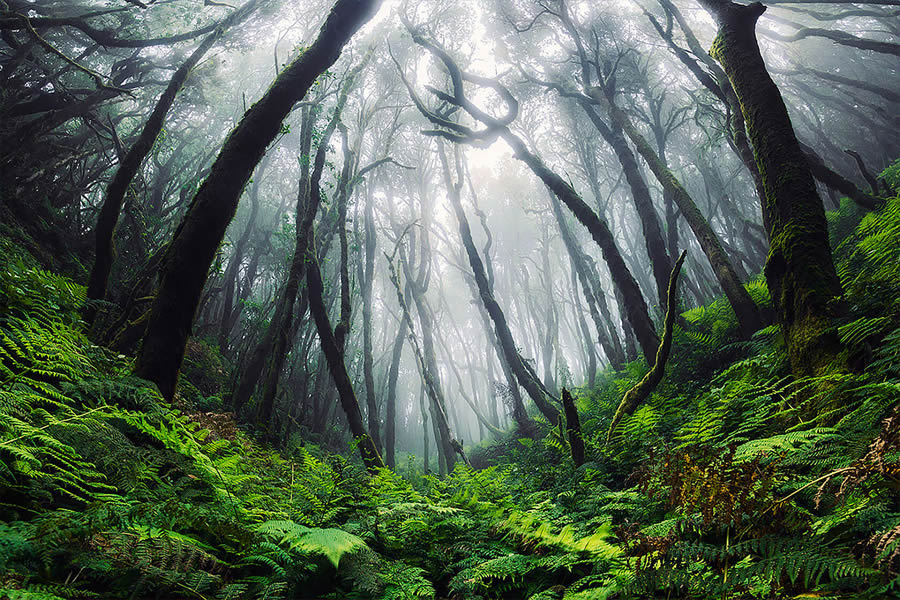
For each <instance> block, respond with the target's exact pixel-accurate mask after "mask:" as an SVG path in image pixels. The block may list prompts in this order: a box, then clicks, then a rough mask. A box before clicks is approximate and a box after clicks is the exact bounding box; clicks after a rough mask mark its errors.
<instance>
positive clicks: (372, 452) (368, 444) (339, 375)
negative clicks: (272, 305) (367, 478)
mask: <svg viewBox="0 0 900 600" xmlns="http://www.w3.org/2000/svg"><path fill="white" fill-rule="evenodd" d="M306 260H307V261H308V262H309V264H308V265H307V268H306V286H307V290H308V294H309V311H310V313H312V316H313V320H314V321H315V323H316V331H318V332H319V341H320V342H321V344H322V353H323V354H324V355H325V360H326V361H327V363H328V370H329V371H330V372H331V377H332V378H333V379H334V384H335V386H336V387H337V390H338V397H339V399H340V402H341V407H342V408H343V409H344V413H345V414H346V415H347V423H348V424H349V425H350V433H352V434H353V437H354V438H355V439H356V443H357V444H358V446H359V454H360V456H362V460H363V463H365V465H366V468H367V469H369V471H375V470H376V469H378V468H382V467H384V462H383V461H382V460H381V455H379V454H378V450H377V449H376V448H375V444H374V443H373V442H372V438H371V437H370V436H369V433H368V431H366V427H365V425H364V424H363V419H362V412H361V411H360V409H359V402H358V401H357V400H356V394H355V393H354V391H353V384H352V382H351V381H350V375H348V374H347V367H346V366H345V365H344V355H343V352H342V351H341V349H340V347H339V346H338V343H337V340H336V339H335V336H334V332H333V331H332V330H331V323H330V322H329V320H328V311H327V309H326V308H325V303H324V302H323V300H322V291H323V290H322V275H321V273H320V272H319V263H318V262H317V261H316V257H315V256H313V255H312V253H307V255H306Z"/></svg>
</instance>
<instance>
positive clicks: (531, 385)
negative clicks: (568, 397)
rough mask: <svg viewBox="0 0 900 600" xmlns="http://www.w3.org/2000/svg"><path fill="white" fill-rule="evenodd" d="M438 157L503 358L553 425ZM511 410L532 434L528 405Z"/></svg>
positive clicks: (441, 151) (553, 412)
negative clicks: (495, 294)
mask: <svg viewBox="0 0 900 600" xmlns="http://www.w3.org/2000/svg"><path fill="white" fill-rule="evenodd" d="M439 155H440V158H441V164H442V166H443V167H444V183H445V185H446V187H447V195H448V197H449V198H450V203H451V204H452V205H453V212H454V213H455V214H456V222H457V225H458V227H459V235H460V238H462V243H463V247H464V248H465V250H466V256H468V259H469V266H470V267H471V268H472V273H473V275H474V276H475V283H476V284H477V286H478V293H479V296H480V297H481V302H482V304H483V305H484V308H485V310H486V311H487V313H488V315H490V317H491V321H492V322H493V324H494V332H495V334H496V336H497V340H498V341H499V343H500V348H501V350H502V351H503V357H504V358H505V359H506V362H507V364H509V366H510V368H511V369H512V371H513V373H514V374H515V375H516V378H517V379H518V381H519V383H520V384H521V385H522V387H523V388H525V391H527V392H528V395H529V396H530V397H531V399H532V400H533V401H534V403H535V405H536V406H537V407H538V410H540V411H541V413H542V414H543V415H544V416H545V417H546V418H547V419H550V422H551V423H552V422H553V420H554V419H555V418H556V410H554V409H553V407H552V406H551V405H550V403H549V402H547V400H546V399H545V398H544V392H543V391H542V390H541V389H540V387H539V386H538V384H537V382H535V381H533V380H532V379H531V377H529V374H528V373H527V372H526V371H525V369H524V368H523V367H522V363H521V359H520V358H519V355H518V352H517V351H516V343H515V340H514V339H513V337H512V332H511V331H510V329H509V325H508V324H507V323H506V316H505V315H504V314H503V309H502V308H500V304H498V303H497V300H496V299H495V298H494V292H493V290H492V289H491V286H490V283H489V282H488V279H487V273H486V271H485V269H484V263H483V262H481V257H480V256H479V255H478V249H477V248H476V247H475V242H474V241H473V240H472V232H471V230H470V229H469V220H468V218H467V217H466V213H465V211H464V210H463V207H462V203H461V201H460V188H461V186H462V179H460V180H459V181H458V182H457V183H456V184H454V183H453V182H452V181H451V175H450V165H448V164H447V156H446V154H445V153H444V149H443V147H440V148H439ZM512 409H513V419H514V420H515V422H516V424H517V425H518V427H519V429H520V430H522V431H523V432H528V431H530V430H531V429H532V426H533V425H532V423H531V420H530V419H529V418H528V414H527V413H526V412H525V406H524V405H523V404H522V403H521V398H520V399H519V402H518V403H517V404H514V405H513V407H512Z"/></svg>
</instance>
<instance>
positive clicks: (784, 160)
mask: <svg viewBox="0 0 900 600" xmlns="http://www.w3.org/2000/svg"><path fill="white" fill-rule="evenodd" d="M699 1H700V3H701V4H702V5H703V6H704V7H705V8H706V9H707V10H708V11H709V12H710V13H711V14H712V15H713V17H714V18H715V19H716V21H717V23H718V25H719V31H718V35H717V36H716V39H715V41H714V42H713V47H712V51H711V52H710V54H711V55H712V56H713V57H714V58H716V59H717V60H718V61H719V62H720V63H721V64H722V67H723V68H724V69H725V72H726V74H727V75H728V79H729V80H730V81H731V84H732V86H733V87H734V91H735V93H736V94H737V97H738V100H739V101H740V105H741V110H742V111H743V115H744V120H745V121H746V123H747V132H748V135H749V138H750V143H751V144H752V145H753V152H754V155H755V157H756V163H757V166H758V167H759V172H760V174H761V175H762V178H763V186H764V188H765V192H766V203H765V205H764V206H763V213H764V215H765V216H766V218H765V222H766V224H767V229H768V234H769V242H770V249H769V256H768V259H767V261H766V268H765V273H766V280H767V282H768V284H769V291H770V293H771V295H772V300H773V302H774V304H775V306H776V312H777V314H778V318H779V321H780V324H781V326H782V328H783V330H784V335H785V341H786V344H787V348H788V356H789V359H790V363H791V368H792V370H793V372H794V374H795V375H797V376H808V375H819V374H822V373H825V372H828V371H829V370H831V369H833V368H834V367H835V366H836V365H835V362H836V359H837V357H838V354H839V352H840V350H841V344H840V340H839V339H838V335H837V328H836V327H835V324H834V322H833V319H834V317H836V316H838V315H839V314H840V312H841V310H842V309H841V295H842V293H843V292H842V289H841V284H840V280H839V279H838V276H837V273H836V272H835V268H834V263H833V261H832V256H831V248H830V247H829V243H828V227H827V223H826V221H825V211H824V208H823V206H822V201H821V199H820V198H819V196H818V193H817V192H816V187H815V182H814V181H813V177H812V174H811V173H810V169H809V166H808V164H807V163H806V159H805V158H804V156H803V152H802V149H801V147H800V144H799V142H798V141H797V138H796V136H795V134H794V128H793V126H792V125H791V120H790V117H789V116H788V112H787V108H786V107H785V105H784V101H783V100H782V97H781V93H780V92H779V90H778V88H777V86H776V85H775V83H774V82H773V81H772V78H771V77H770V76H769V73H768V71H767V70H766V66H765V63H764V62H763V59H762V56H761V55H760V52H759V45H758V43H757V40H756V36H755V33H754V29H755V26H756V22H757V20H758V19H759V17H760V15H762V13H763V12H764V11H765V7H764V6H763V5H762V4H760V3H758V2H755V3H753V4H750V5H748V6H742V5H738V4H734V3H732V2H730V1H729V0H699Z"/></svg>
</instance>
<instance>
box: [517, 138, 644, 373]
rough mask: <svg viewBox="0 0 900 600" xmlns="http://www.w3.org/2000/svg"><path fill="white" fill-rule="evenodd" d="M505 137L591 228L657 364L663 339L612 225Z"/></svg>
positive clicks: (629, 314)
mask: <svg viewBox="0 0 900 600" xmlns="http://www.w3.org/2000/svg"><path fill="white" fill-rule="evenodd" d="M502 135H503V139H505V140H506V142H507V143H508V144H509V145H510V146H512V148H513V152H514V153H515V156H516V158H518V159H519V160H521V161H522V162H524V163H525V164H526V165H528V167H529V168H530V169H531V170H532V172H533V173H534V174H535V175H537V176H538V177H539V178H540V179H541V181H543V182H544V185H546V186H547V187H548V188H549V189H550V191H552V192H553V193H554V194H555V195H556V197H557V198H559V199H560V201H561V202H562V203H563V204H565V205H566V206H567V207H568V208H569V210H571V211H572V214H574V215H575V217H576V218H577V219H578V220H579V221H580V222H581V224H582V225H584V226H585V227H587V229H588V231H589V232H590V234H591V237H592V238H594V241H595V242H596V243H597V245H598V246H600V252H601V253H602V254H603V258H604V260H605V261H606V264H607V265H608V266H609V272H610V275H611V276H612V279H613V282H615V284H616V287H617V288H618V289H619V290H620V291H621V293H622V297H623V304H624V307H625V314H626V315H627V317H628V322H629V323H630V325H631V327H632V329H633V330H634V333H635V336H636V337H637V339H638V344H640V346H641V350H643V352H644V356H646V357H647V361H648V362H649V361H651V360H653V357H654V356H656V347H657V346H658V345H659V338H658V337H657V335H656V331H655V330H654V328H653V321H652V320H651V319H650V313H649V312H648V311H647V303H646V302H645V301H644V296H643V295H642V294H641V290H640V288H639V287H638V284H637V281H635V280H634V276H633V275H632V274H631V271H629V270H628V266H627V265H626V264H625V260H624V259H623V258H622V254H621V252H619V248H618V246H616V242H615V239H614V238H613V235H612V232H611V231H610V230H609V225H607V223H606V221H604V220H603V219H601V218H600V217H598V216H597V214H596V213H594V211H592V210H591V209H590V207H589V206H588V205H587V204H586V203H585V202H584V200H582V199H581V196H579V195H578V193H577V192H576V191H575V190H574V189H573V188H572V186H571V185H569V184H568V183H566V182H565V180H563V178H562V177H560V176H559V175H557V174H556V173H554V172H553V171H551V170H550V169H549V168H547V166H546V165H545V164H544V162H543V161H542V160H541V159H540V158H539V157H538V156H537V155H535V154H534V153H533V152H531V151H529V150H528V148H526V147H525V144H524V143H523V142H522V140H520V139H519V138H518V137H516V136H515V135H513V134H512V133H510V132H509V130H504V132H503V134H502Z"/></svg>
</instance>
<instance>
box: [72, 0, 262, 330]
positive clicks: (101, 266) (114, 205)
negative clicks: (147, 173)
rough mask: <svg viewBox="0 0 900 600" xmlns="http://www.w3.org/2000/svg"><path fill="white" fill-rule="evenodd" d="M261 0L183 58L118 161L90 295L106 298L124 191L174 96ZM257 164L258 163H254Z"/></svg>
mask: <svg viewBox="0 0 900 600" xmlns="http://www.w3.org/2000/svg"><path fill="white" fill-rule="evenodd" d="M257 2H258V0H250V1H249V2H247V4H245V5H244V6H242V7H241V8H239V9H237V10H236V11H234V12H233V13H231V14H230V15H229V16H228V17H226V18H225V19H224V20H223V21H222V22H221V23H220V24H219V25H218V26H217V27H216V28H215V30H214V31H213V32H212V33H211V34H210V35H208V36H206V39H204V40H203V41H202V42H201V43H200V45H199V46H198V47H197V49H196V50H194V52H193V53H191V55H190V56H189V57H188V59H187V60H186V61H184V62H183V63H182V64H181V66H180V67H179V68H178V70H177V71H175V74H174V75H172V78H171V79H170V80H169V84H168V86H166V90H165V91H164V92H163V94H162V96H160V98H159V100H158V101H157V103H156V106H155V107H154V108H153V112H152V113H150V117H149V118H148V119H147V122H146V123H145V124H144V128H143V130H141V135H140V136H139V137H138V139H137V141H136V142H135V143H134V145H132V146H131V148H129V149H128V152H127V153H126V154H125V156H124V158H122V160H121V162H120V163H119V168H118V169H117V170H116V174H115V175H113V179H112V181H111V182H110V184H109V187H107V188H106V194H105V195H104V197H103V204H102V205H101V207H100V213H99V215H98V216H97V225H96V227H95V228H94V244H95V256H94V266H93V267H92V268H91V274H90V277H89V278H88V288H87V299H88V300H103V299H104V298H105V297H106V286H107V283H108V281H109V273H110V271H111V270H112V265H113V261H114V260H115V254H116V251H115V233H116V224H117V223H118V221H119V214H120V213H121V212H122V204H123V202H124V201H125V194H126V193H127V192H128V188H129V187H130V186H131V182H132V181H133V180H134V177H135V175H137V172H138V170H139V169H140V168H141V165H142V164H143V163H144V159H145V158H146V157H147V155H148V154H149V153H150V150H151V149H152V148H153V144H154V143H155V142H156V138H157V137H158V136H159V132H160V131H162V128H163V124H164V123H165V120H166V115H167V114H168V112H169V109H170V108H172V105H173V104H174V103H175V97H176V96H177V95H178V92H179V91H181V88H182V87H183V86H184V83H185V81H187V78H188V75H190V72H191V69H193V68H194V67H195V66H196V65H197V63H198V62H200V59H201V58H203V56H204V55H205V54H206V53H207V52H208V51H209V49H210V48H212V47H213V44H215V43H216V42H217V41H218V40H219V38H220V37H222V35H224V34H225V32H226V31H227V30H228V28H229V27H231V26H232V25H234V24H235V23H238V22H240V21H241V20H243V19H244V18H246V17H247V16H248V15H249V14H250V13H251V12H253V9H254V8H256V4H257ZM254 166H255V165H254ZM96 316H97V305H96V304H95V303H88V304H87V305H86V306H85V309H84V320H85V322H86V323H87V324H88V326H90V325H92V324H93V322H94V319H95V318H96Z"/></svg>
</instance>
